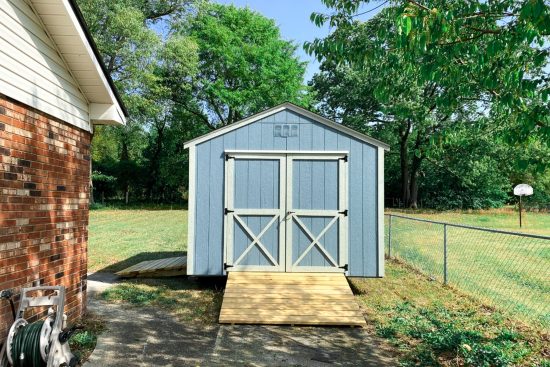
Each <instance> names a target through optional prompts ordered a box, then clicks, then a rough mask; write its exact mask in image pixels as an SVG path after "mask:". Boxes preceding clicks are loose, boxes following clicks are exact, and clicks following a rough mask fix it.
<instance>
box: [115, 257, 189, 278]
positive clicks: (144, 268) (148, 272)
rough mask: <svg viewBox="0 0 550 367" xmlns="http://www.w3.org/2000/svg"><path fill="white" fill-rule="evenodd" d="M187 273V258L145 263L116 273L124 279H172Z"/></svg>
mask: <svg viewBox="0 0 550 367" xmlns="http://www.w3.org/2000/svg"><path fill="white" fill-rule="evenodd" d="M186 272H187V256H179V257H170V258H167V259H159V260H149V261H143V262H140V263H139V264H136V265H133V266H130V267H129V268H127V269H124V270H121V271H119V272H118V273H116V274H117V275H118V276H121V277H123V278H135V277H153V278H154V277H172V276H178V275H185V274H186Z"/></svg>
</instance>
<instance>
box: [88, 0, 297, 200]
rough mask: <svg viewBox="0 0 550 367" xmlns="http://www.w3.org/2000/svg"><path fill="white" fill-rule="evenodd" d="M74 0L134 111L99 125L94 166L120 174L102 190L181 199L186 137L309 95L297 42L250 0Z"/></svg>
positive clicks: (124, 196) (129, 196)
mask: <svg viewBox="0 0 550 367" xmlns="http://www.w3.org/2000/svg"><path fill="white" fill-rule="evenodd" d="M79 5H80V6H81V8H82V11H83V14H84V16H85V18H86V20H87V23H88V25H89V28H90V30H91V32H92V34H93V36H94V38H95V40H96V42H97V44H98V47H99V49H100V51H101V53H102V56H103V58H104V62H105V64H106V66H107V69H108V71H109V72H110V73H111V75H112V76H113V78H114V80H115V84H116V85H117V87H118V89H119V91H120V92H121V94H122V97H123V99H124V102H125V104H126V106H127V108H128V110H129V113H130V117H129V120H128V123H127V125H126V126H123V127H109V126H107V127H97V128H96V129H95V133H94V139H93V142H92V158H93V166H94V169H95V170H97V171H101V172H103V173H104V174H106V175H109V176H113V177H115V178H116V181H112V182H110V183H109V184H110V185H109V187H103V186H105V185H103V184H102V183H101V182H100V181H97V182H94V184H95V186H96V190H95V192H96V193H100V194H101V195H102V197H103V195H105V196H106V197H107V198H108V199H109V198H110V199H116V200H122V201H127V202H129V201H143V200H148V201H150V202H157V203H161V202H166V203H176V202H177V203H181V202H184V201H185V200H186V197H187V181H188V177H187V166H188V155H187V152H186V151H185V149H184V148H183V143H184V142H185V141H188V140H190V139H192V138H194V137H196V136H199V135H202V134H204V133H206V132H209V131H211V130H212V129H213V128H214V127H218V126H221V125H225V124H229V123H232V122H234V121H236V120H238V119H240V118H243V117H246V116H248V115H250V114H254V113H256V112H259V111H260V110H262V109H265V108H268V107H272V106H273V105H275V104H278V103H281V102H284V101H293V102H295V103H299V104H308V99H307V96H306V94H305V89H304V87H303V85H302V79H303V75H304V70H305V65H304V63H301V62H300V61H299V60H298V58H297V57H296V55H295V52H296V45H294V44H293V43H291V42H288V41H284V40H282V39H281V35H280V32H279V29H278V28H277V26H276V25H275V23H274V22H273V21H272V20H270V19H267V18H265V17H263V16H261V15H260V14H258V13H255V12H252V11H251V10H249V9H240V8H236V7H233V6H223V5H216V4H210V3H207V2H199V1H196V2H195V1H189V0H121V1H107V0H79ZM274 86H276V87H274ZM175 167H177V169H175Z"/></svg>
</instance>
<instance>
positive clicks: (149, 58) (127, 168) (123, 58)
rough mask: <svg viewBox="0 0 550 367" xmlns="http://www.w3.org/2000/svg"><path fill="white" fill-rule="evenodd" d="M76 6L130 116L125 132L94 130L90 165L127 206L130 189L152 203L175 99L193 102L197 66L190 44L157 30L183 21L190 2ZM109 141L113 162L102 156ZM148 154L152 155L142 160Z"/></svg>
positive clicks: (92, 1) (134, 0)
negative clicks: (106, 174) (106, 172)
mask: <svg viewBox="0 0 550 367" xmlns="http://www.w3.org/2000/svg"><path fill="white" fill-rule="evenodd" d="M79 4H80V6H81V8H82V11H83V14H84V15H85V17H86V21H87V23H88V26H89V28H90V31H91V33H92V34H93V35H94V39H95V41H96V43H97V45H98V48H99V50H100V52H101V54H102V56H103V58H104V63H105V65H106V66H107V71H108V72H109V73H110V74H111V76H112V77H113V79H114V81H115V84H116V86H117V88H118V90H119V92H120V93H121V95H122V97H123V99H124V102H125V104H126V106H127V107H128V110H129V113H130V118H129V119H128V121H127V124H126V126H123V127H105V128H100V129H96V132H95V134H94V135H95V136H94V142H95V141H98V140H99V142H100V144H98V146H97V147H95V145H96V144H95V143H94V144H93V149H94V151H95V152H96V154H95V155H94V158H98V159H96V160H94V162H93V163H94V165H99V166H104V168H105V169H110V170H111V171H112V172H111V174H113V175H114V176H116V177H117V181H118V184H119V187H120V188H121V189H122V191H123V193H124V198H125V201H126V202H128V200H129V193H130V191H131V186H134V188H135V191H136V193H137V191H139V190H141V189H143V190H145V192H146V193H147V195H148V196H149V198H152V196H153V195H154V192H155V188H154V183H155V178H156V175H158V174H159V169H158V166H159V162H158V159H159V157H160V156H162V154H163V152H162V150H163V148H164V144H163V138H164V134H165V130H166V129H167V127H168V126H169V125H170V124H171V123H172V116H173V113H172V110H173V109H174V96H176V95H177V98H178V99H180V100H181V99H190V98H191V88H190V86H191V76H192V75H194V74H196V67H197V63H198V59H197V47H196V44H195V43H194V42H193V41H192V40H190V39H189V38H188V37H184V36H180V35H177V34H166V35H164V34H159V33H158V32H157V31H156V30H155V29H162V28H165V27H169V26H170V25H171V24H173V23H175V22H177V21H180V20H181V19H182V18H184V17H187V16H188V15H189V13H190V7H191V6H192V2H190V1H185V0H123V1H105V0H80V1H79ZM109 140H111V141H112V142H114V144H115V145H116V146H117V149H116V156H112V155H111V156H106V155H105V154H102V153H100V150H101V149H102V147H103V148H104V147H105V145H103V144H101V143H105V142H106V141H109ZM112 145H113V144H112V143H111V146H112ZM146 150H148V151H149V152H152V154H149V155H148V156H146V155H145V154H144V153H145V152H146ZM111 154H113V152H112V151H111ZM112 160H115V161H116V162H117V164H112V162H110V161H112ZM106 166H107V168H106ZM143 171H148V173H149V174H147V175H146V178H147V179H145V180H143V179H140V177H139V176H140V175H141V176H143V175H142V173H143ZM141 186H143V187H141ZM139 195H141V193H139Z"/></svg>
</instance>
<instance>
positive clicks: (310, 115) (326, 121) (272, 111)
mask: <svg viewBox="0 0 550 367" xmlns="http://www.w3.org/2000/svg"><path fill="white" fill-rule="evenodd" d="M284 110H290V111H292V112H295V113H297V114H300V115H303V116H305V117H307V118H309V119H311V120H313V121H316V122H318V123H320V124H322V125H325V126H327V127H329V128H331V129H334V130H337V131H340V132H342V133H344V134H346V135H349V136H351V137H353V138H355V139H358V140H361V141H363V142H365V143H367V144H371V145H374V146H376V147H381V148H383V149H384V150H387V151H389V150H390V146H389V145H388V144H386V143H383V142H381V141H379V140H376V139H374V138H371V137H370V136H367V135H365V134H362V133H360V132H357V131H355V130H353V129H350V128H349V127H346V126H344V125H342V124H338V123H336V122H334V121H331V120H329V119H326V118H324V117H322V116H319V115H318V114H316V113H313V112H311V111H308V110H306V109H304V108H302V107H298V106H296V105H294V104H292V103H288V102H287V103H283V104H281V105H279V106H275V107H273V108H270V109H268V110H265V111H263V112H260V113H258V114H256V115H252V116H250V117H248V118H246V119H244V120H241V121H238V122H235V123H233V124H231V125H227V126H224V127H222V128H220V129H217V130H214V131H212V132H210V133H208V134H205V135H202V136H199V137H197V138H195V139H192V140H189V141H187V142H186V143H185V144H184V146H183V147H184V148H185V149H187V148H189V147H191V146H193V145H197V144H200V143H203V142H205V141H208V140H210V139H213V138H215V137H218V136H220V135H223V134H226V133H228V132H230V131H233V130H235V129H238V128H240V127H243V126H246V125H248V124H251V123H253V122H255V121H258V120H261V119H263V118H265V117H267V116H270V115H273V114H275V113H277V112H280V111H284Z"/></svg>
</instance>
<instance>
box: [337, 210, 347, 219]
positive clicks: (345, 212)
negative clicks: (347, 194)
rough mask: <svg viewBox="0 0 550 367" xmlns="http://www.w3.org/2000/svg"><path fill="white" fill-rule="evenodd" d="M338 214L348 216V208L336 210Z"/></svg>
mask: <svg viewBox="0 0 550 367" xmlns="http://www.w3.org/2000/svg"><path fill="white" fill-rule="evenodd" d="M338 213H339V214H344V217H347V216H348V210H347V209H346V210H342V211H341V212H338Z"/></svg>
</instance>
